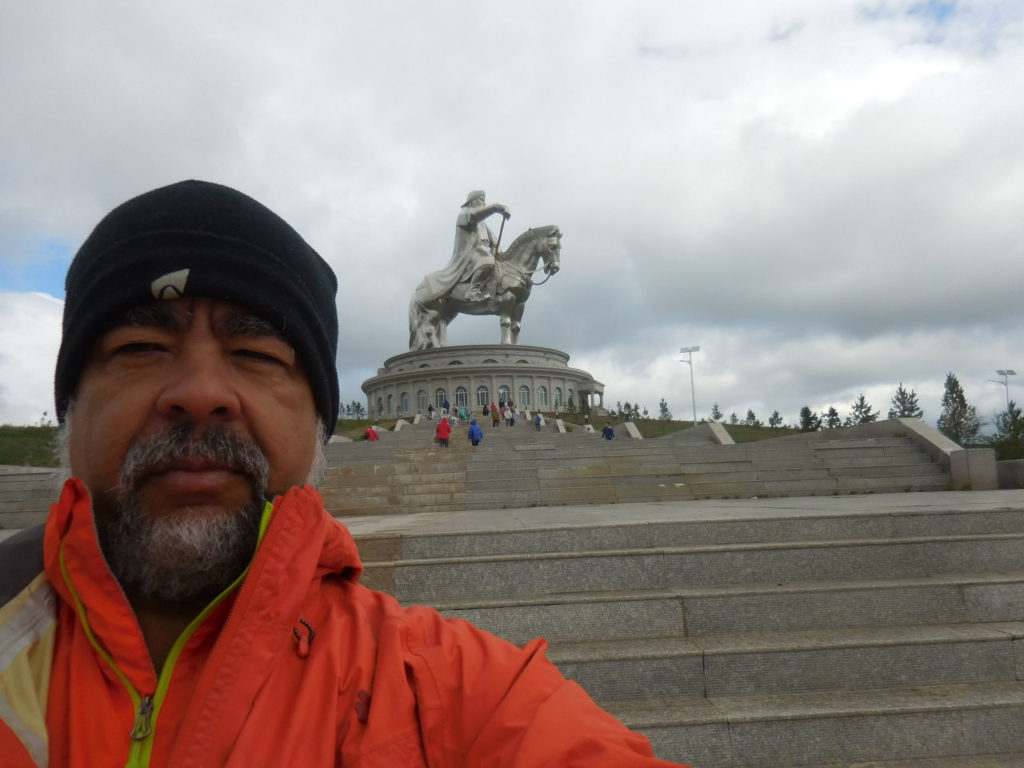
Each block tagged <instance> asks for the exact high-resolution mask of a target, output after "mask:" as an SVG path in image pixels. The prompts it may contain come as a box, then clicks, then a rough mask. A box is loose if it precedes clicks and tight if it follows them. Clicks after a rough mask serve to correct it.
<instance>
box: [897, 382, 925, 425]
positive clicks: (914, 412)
mask: <svg viewBox="0 0 1024 768" xmlns="http://www.w3.org/2000/svg"><path fill="white" fill-rule="evenodd" d="M889 418H890V419H921V418H924V411H922V410H921V408H920V406H918V404H917V393H916V392H914V390H910V391H909V392H908V391H907V390H905V389H904V388H903V382H902V381H901V382H900V385H899V386H898V387H896V394H895V395H893V396H892V406H891V407H890V408H889Z"/></svg>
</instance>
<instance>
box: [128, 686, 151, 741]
mask: <svg viewBox="0 0 1024 768" xmlns="http://www.w3.org/2000/svg"><path fill="white" fill-rule="evenodd" d="M152 717H153V697H152V696H143V697H142V699H141V700H140V701H139V713H138V714H137V715H136V716H135V726H134V727H133V728H132V740H133V741H142V740H143V739H144V738H146V737H147V736H149V734H151V733H152V732H153V723H152Z"/></svg>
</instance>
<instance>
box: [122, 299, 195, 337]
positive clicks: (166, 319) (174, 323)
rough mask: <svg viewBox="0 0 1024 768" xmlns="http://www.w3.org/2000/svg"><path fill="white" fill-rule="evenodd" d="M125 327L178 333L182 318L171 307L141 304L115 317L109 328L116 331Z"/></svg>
mask: <svg viewBox="0 0 1024 768" xmlns="http://www.w3.org/2000/svg"><path fill="white" fill-rule="evenodd" d="M123 326H135V327H145V328H162V329H165V330H168V331H177V330H179V329H180V328H181V318H180V317H179V316H178V313H177V312H175V311H174V310H172V309H171V308H170V307H166V306H162V305H160V304H140V305H137V306H134V307H131V308H129V309H127V310H125V311H124V312H122V313H121V314H120V315H115V316H114V317H113V318H112V319H111V321H110V323H108V325H107V328H108V329H114V328H120V327H123Z"/></svg>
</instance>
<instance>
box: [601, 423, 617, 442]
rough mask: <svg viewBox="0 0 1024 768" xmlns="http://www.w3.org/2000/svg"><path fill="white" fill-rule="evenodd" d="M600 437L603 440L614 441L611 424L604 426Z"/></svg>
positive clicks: (613, 431)
mask: <svg viewBox="0 0 1024 768" xmlns="http://www.w3.org/2000/svg"><path fill="white" fill-rule="evenodd" d="M601 437H603V438H604V439H605V440H614V439H615V430H614V429H612V425H611V424H605V425H604V429H602V430H601Z"/></svg>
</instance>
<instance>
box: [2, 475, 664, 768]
mask: <svg viewBox="0 0 1024 768" xmlns="http://www.w3.org/2000/svg"><path fill="white" fill-rule="evenodd" d="M268 515H269V518H266V517H265V524H266V523H267V522H268V520H269V524H266V526H265V533H264V534H263V536H262V538H261V541H260V545H259V547H258V549H257V553H256V556H255V558H254V559H253V562H252V563H251V565H250V567H249V569H248V571H247V573H246V574H245V575H244V577H243V580H241V585H240V586H239V587H238V588H237V589H235V590H233V591H231V593H230V594H228V595H227V596H226V597H224V599H222V600H220V602H219V603H218V602H217V601H215V603H214V604H213V605H211V607H209V608H208V609H207V610H206V611H204V613H203V614H201V617H200V618H199V619H197V621H195V622H193V624H192V625H191V626H190V628H189V629H188V630H186V632H185V633H184V634H183V635H182V637H181V638H179V641H178V644H177V645H176V646H175V648H174V649H173V650H172V651H171V654H170V656H169V657H168V660H167V663H166V664H165V667H164V671H163V673H162V674H161V676H160V677H159V678H158V677H157V675H156V674H155V672H154V670H153V666H152V663H151V662H150V659H149V655H148V652H147V650H146V645H145V643H144V641H143V638H142V635H141V632H140V630H139V628H138V625H137V623H136V620H135V617H134V614H133V613H132V610H131V608H130V606H129V604H128V603H127V601H126V600H125V598H124V595H123V593H122V591H121V589H120V587H119V585H118V584H117V582H116V581H115V580H114V578H113V576H112V575H111V574H110V572H109V570H108V569H107V567H106V564H105V561H104V560H103V557H102V555H101V553H100V550H99V546H98V543H97V541H96V535H95V527H94V525H93V520H92V510H91V505H90V502H89V498H88V494H87V492H86V490H85V488H84V486H82V484H81V483H80V482H79V481H78V480H74V479H73V480H70V481H69V482H68V483H67V484H66V486H65V488H64V491H63V493H62V496H61V500H60V502H59V503H58V504H56V505H54V507H53V509H52V510H51V513H50V517H49V519H48V521H47V526H46V536H45V543H44V559H45V569H46V577H45V578H44V577H42V576H41V577H40V578H38V579H36V581H34V582H33V583H32V585H30V587H28V588H26V589H25V590H24V591H23V594H20V595H19V596H18V597H17V598H15V599H14V600H12V601H10V603H9V604H7V605H4V606H2V607H0V618H3V619H11V620H12V626H14V627H15V629H18V627H19V626H20V625H19V617H21V618H24V615H25V612H26V609H25V608H24V607H19V606H22V604H26V605H27V604H30V603H31V604H34V605H36V606H37V608H38V611H37V612H41V613H42V614H45V612H46V611H49V612H51V613H52V614H54V619H55V620H54V621H53V623H52V626H45V622H43V621H42V620H36V619H34V620H33V627H34V628H31V632H26V631H25V630H24V627H23V626H22V627H21V629H19V630H18V631H20V632H21V634H20V635H19V636H20V637H22V638H23V639H24V638H26V637H28V635H29V634H31V635H32V637H33V638H35V641H37V644H38V648H39V649H41V650H35V651H34V650H33V648H35V647H36V646H31V647H28V646H27V649H26V650H25V652H24V653H23V654H20V655H19V656H18V657H17V658H15V660H14V662H13V663H12V664H11V666H10V668H9V669H8V670H5V671H4V672H3V674H4V675H6V674H8V673H10V674H12V675H14V676H15V677H16V678H17V680H18V681H20V682H19V685H21V688H18V690H20V691H23V692H22V693H20V694H19V696H18V698H19V701H17V702H16V704H17V706H16V707H15V710H16V712H17V713H20V714H18V716H17V717H11V718H8V720H9V722H5V721H0V755H2V756H3V758H2V760H3V765H4V766H12V768H14V767H17V768H20V767H21V766H33V765H43V764H44V763H43V762H42V761H40V760H37V761H36V762H33V761H32V759H31V757H30V754H38V752H39V750H40V749H43V750H47V749H48V752H49V765H50V766H69V767H70V768H84V767H85V766H89V767H90V768H92V767H94V766H123V765H150V766H175V767H178V766H188V767H193V766H210V767H211V768H212V767H213V766H233V767H238V768H240V767H241V766H246V767H248V766H253V765H301V766H304V767H309V768H316V767H317V766H338V765H344V766H360V768H378V767H380V768H383V767H384V766H387V767H388V768H392V767H393V766H427V765H430V766H435V767H438V766H476V765H488V766H509V767H510V768H511V767H522V768H525V767H526V766H536V765H545V766H575V765H579V766H584V765H585V766H590V767H593V766H617V767H623V766H668V765H672V764H670V763H666V762H662V761H659V760H656V759H655V758H653V757H651V756H650V755H651V753H650V746H649V744H648V742H647V740H646V739H645V738H644V737H642V736H640V735H638V734H634V733H632V732H630V731H628V730H627V729H626V728H624V727H623V726H622V725H621V724H620V723H619V722H618V721H617V720H615V719H614V718H613V717H611V716H610V715H608V714H607V713H605V712H604V711H603V710H601V709H600V708H599V707H597V705H596V704H594V703H593V701H591V699H590V698H589V697H588V696H587V695H586V693H584V691H583V690H582V689H581V688H580V687H579V686H577V685H576V684H575V683H572V682H568V681H566V680H565V679H564V678H563V677H562V675H561V674H560V673H559V672H558V670H557V669H556V668H555V667H554V666H553V665H552V664H551V663H550V662H549V661H548V660H547V659H546V658H545V657H544V647H545V645H544V642H543V641H542V640H534V641H532V642H531V643H529V644H527V645H526V646H525V647H524V648H522V649H519V648H516V647H515V646H513V645H511V644H509V643H507V642H505V641H503V640H501V639H499V638H497V637H494V636H493V635H490V634H488V633H486V632H483V631H481V630H479V629H477V628H475V627H473V626H472V625H470V624H468V623H466V622H463V621H459V620H454V619H445V618H443V617H441V616H440V615H439V614H438V613H436V612H435V611H433V610H432V609H429V608H423V607H412V608H402V607H401V606H399V604H398V603H397V602H396V601H395V600H394V599H393V598H391V597H389V596H388V595H385V594H382V593H379V592H374V591H372V590H369V589H366V588H364V587H361V586H360V585H359V584H358V583H357V579H358V577H359V573H360V571H361V569H362V566H361V564H360V561H359V556H358V554H357V552H356V547H355V542H354V541H353V539H352V537H351V535H350V534H349V532H348V530H347V529H346V528H345V527H344V526H343V525H341V524H340V523H338V522H337V521H335V520H333V519H332V518H331V517H330V516H329V515H328V514H327V512H326V511H325V510H324V509H323V503H322V501H321V498H320V496H319V494H318V493H317V492H316V491H315V490H313V489H312V488H310V487H305V488H293V489H292V490H290V491H289V492H288V493H287V494H285V495H284V496H283V497H279V498H278V499H276V500H275V503H274V506H273V510H272V511H270V508H269V505H268ZM47 580H48V581H49V585H52V589H51V587H50V586H48V585H47V584H46V581H47ZM54 590H55V591H56V595H57V598H58V599H56V600H54V599H53V598H52V594H53V591H54ZM47 595H51V597H50V598H49V602H47ZM19 601H20V602H19ZM33 601H34V602H33ZM12 611H13V612H12ZM22 623H24V622H22ZM4 631H5V626H4V625H3V624H2V623H0V637H4V634H3V633H4ZM46 638H49V641H48V642H49V645H47V643H46V641H45V639H46ZM26 642H27V641H26ZM51 648H52V652H51V651H50V650H49V649H51ZM48 654H49V655H48ZM23 656H24V657H25V658H24V659H23V658H22V657H23ZM41 660H42V661H41ZM47 662H49V663H47ZM40 669H42V671H40ZM33 677H34V678H36V679H35V680H34V683H33V684H31V685H24V682H25V680H26V679H29V682H32V681H31V678H33ZM47 678H48V681H49V682H48V684H47V682H46V679H47ZM0 683H5V684H6V681H5V680H0ZM33 685H34V687H33ZM0 688H3V686H2V685H0ZM10 690H13V688H10V687H9V688H8V693H7V695H8V697H9V696H10V695H11V694H10ZM26 691H27V692H26ZM32 691H35V694H33V693H32ZM47 692H48V696H47ZM0 693H2V691H0ZM34 695H35V696H36V698H38V699H40V700H39V701H33V700H29V699H32V698H33V696H34ZM7 703H8V704H10V702H7ZM0 711H3V710H0ZM34 712H39V713H40V717H41V715H42V713H45V733H44V734H43V735H42V738H43V742H42V747H40V744H38V743H36V741H35V740H34V738H33V729H35V731H38V730H40V728H41V726H38V725H36V724H34V723H33V713H34ZM19 718H20V719H19ZM36 735H38V733H36ZM46 738H48V748H47V746H46V742H45V739H46ZM33 750H34V751H33Z"/></svg>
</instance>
